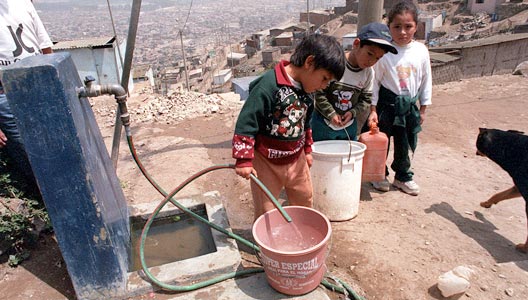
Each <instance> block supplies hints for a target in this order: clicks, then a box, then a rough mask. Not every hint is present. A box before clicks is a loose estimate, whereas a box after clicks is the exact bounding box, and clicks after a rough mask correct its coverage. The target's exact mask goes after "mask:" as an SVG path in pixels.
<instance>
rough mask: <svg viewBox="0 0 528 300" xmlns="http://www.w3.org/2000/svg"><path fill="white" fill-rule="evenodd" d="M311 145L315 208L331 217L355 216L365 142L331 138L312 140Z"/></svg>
mask: <svg viewBox="0 0 528 300" xmlns="http://www.w3.org/2000/svg"><path fill="white" fill-rule="evenodd" d="M312 149H313V152H312V156H313V165H312V168H311V171H310V172H311V175H312V183H313V189H314V208H315V209H317V210H318V211H320V212H321V213H323V214H325V215H326V216H327V218H328V219H330V221H345V220H350V219H352V218H354V217H355V216H357V214H358V211H359V196H360V192H361V172H362V165H363V155H364V152H365V150H366V149H367V146H365V144H363V143H360V142H353V141H343V140H335V141H334V140H332V141H319V142H315V143H314V144H313V145H312Z"/></svg>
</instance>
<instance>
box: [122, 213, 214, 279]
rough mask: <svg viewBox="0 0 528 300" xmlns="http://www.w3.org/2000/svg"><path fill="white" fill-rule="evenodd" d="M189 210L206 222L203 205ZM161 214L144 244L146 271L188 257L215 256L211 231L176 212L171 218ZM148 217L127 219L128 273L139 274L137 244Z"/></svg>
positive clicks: (184, 214)
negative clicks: (147, 267) (128, 234)
mask: <svg viewBox="0 0 528 300" xmlns="http://www.w3.org/2000/svg"><path fill="white" fill-rule="evenodd" d="M191 210H192V211H193V212H194V213H196V214H198V215H200V216H201V217H203V218H204V219H208V218H207V212H206V209H205V205H203V204H202V205H198V206H196V207H193V208H191ZM168 213H169V214H168V215H167V214H164V215H163V216H162V217H158V218H156V219H155V220H154V222H152V225H151V226H150V230H149V232H148V235H147V239H146V241H145V248H144V249H145V252H144V253H145V262H146V263H147V266H149V267H155V266H160V265H164V264H167V263H172V262H176V261H180V260H184V259H188V258H192V257H197V256H201V255H205V254H209V253H213V252H216V246H215V243H214V240H213V235H212V232H211V227H210V226H209V225H207V224H204V223H202V222H200V221H198V220H196V219H194V218H193V217H191V216H189V215H188V214H186V213H183V212H181V211H180V210H174V214H170V212H168ZM145 217H147V218H148V216H134V217H131V218H130V226H131V230H130V233H131V236H130V238H131V243H130V245H131V247H130V249H129V250H130V251H129V259H128V261H129V266H128V269H129V271H130V272H133V271H138V270H141V262H140V260H139V243H140V240H141V231H142V230H143V227H144V226H145V224H146V218H145Z"/></svg>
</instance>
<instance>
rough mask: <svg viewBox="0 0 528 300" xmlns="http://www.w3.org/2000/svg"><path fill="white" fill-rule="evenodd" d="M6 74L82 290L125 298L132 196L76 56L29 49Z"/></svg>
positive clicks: (82, 295) (86, 294)
mask: <svg viewBox="0 0 528 300" xmlns="http://www.w3.org/2000/svg"><path fill="white" fill-rule="evenodd" d="M1 80H2V84H3V86H4V89H5V92H6V96H7V98H8V101H9V105H10V106H11V109H12V111H13V114H14V115H15V117H16V119H17V125H18V128H19V130H20V134H21V136H22V139H23V141H24V144H25V146H26V150H27V153H28V156H29V161H30V163H31V166H32V168H33V172H34V174H35V177H36V179H37V183H38V185H39V187H40V190H41V193H42V197H43V200H44V202H45V204H46V208H47V211H48V214H49V216H50V219H51V222H52V224H53V228H54V231H55V235H56V237H57V240H58V243H59V247H60V249H61V252H62V255H63V257H64V260H65V262H66V266H67V269H68V273H69V274H70V278H71V280H72V283H73V286H74V288H75V293H76V295H77V298H78V299H122V298H124V297H125V295H126V284H127V268H128V252H127V251H128V247H129V245H130V229H129V228H130V227H129V218H128V211H127V203H126V200H125V197H124V195H123V191H122V189H121V186H120V183H119V180H118V178H117V176H116V173H115V169H114V168H113V167H112V161H111V159H110V157H109V155H108V151H107V149H106V146H105V144H104V142H103V138H102V136H101V133H100V131H99V127H98V125H97V122H96V120H95V117H94V115H93V112H92V110H91V107H90V103H89V102H88V100H87V99H86V98H81V99H79V93H78V91H79V88H80V87H82V86H83V83H82V82H81V80H80V78H79V75H78V73H77V70H76V69H75V65H74V63H73V60H72V59H71V57H70V55H69V54H68V53H66V52H62V53H54V54H50V55H40V56H34V57H30V58H27V59H24V60H22V61H20V62H18V63H16V64H13V65H11V66H9V67H8V68H6V69H4V70H3V71H2V77H1Z"/></svg>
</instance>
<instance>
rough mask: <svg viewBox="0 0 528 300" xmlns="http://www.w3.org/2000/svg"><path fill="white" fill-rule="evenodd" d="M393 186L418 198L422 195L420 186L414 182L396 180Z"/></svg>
mask: <svg viewBox="0 0 528 300" xmlns="http://www.w3.org/2000/svg"><path fill="white" fill-rule="evenodd" d="M392 185H394V186H395V187H397V188H399V189H400V190H402V191H403V192H404V193H407V194H409V195H413V196H418V194H419V193H420V186H418V185H417V184H416V182H414V181H413V180H409V181H405V182H401V181H399V180H397V179H394V181H393V182H392Z"/></svg>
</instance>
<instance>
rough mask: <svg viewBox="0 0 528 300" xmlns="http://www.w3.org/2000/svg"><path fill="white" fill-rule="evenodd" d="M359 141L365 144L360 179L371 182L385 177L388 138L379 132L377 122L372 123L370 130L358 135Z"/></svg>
mask: <svg viewBox="0 0 528 300" xmlns="http://www.w3.org/2000/svg"><path fill="white" fill-rule="evenodd" d="M359 142H361V143H363V144H365V145H366V146H367V150H365V155H364V156H363V173H362V174H361V181H363V182H367V181H368V182H372V181H382V180H383V179H385V163H386V161H387V147H388V144H389V139H388V138H387V135H386V134H385V133H383V132H380V130H379V127H378V124H376V123H372V124H371V125H370V131H369V132H364V133H362V134H360V135H359Z"/></svg>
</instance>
